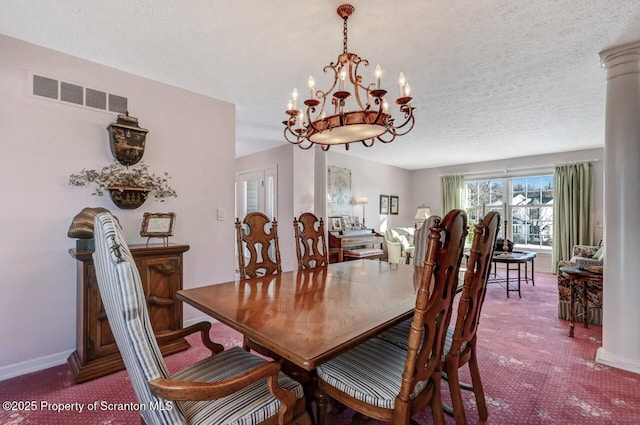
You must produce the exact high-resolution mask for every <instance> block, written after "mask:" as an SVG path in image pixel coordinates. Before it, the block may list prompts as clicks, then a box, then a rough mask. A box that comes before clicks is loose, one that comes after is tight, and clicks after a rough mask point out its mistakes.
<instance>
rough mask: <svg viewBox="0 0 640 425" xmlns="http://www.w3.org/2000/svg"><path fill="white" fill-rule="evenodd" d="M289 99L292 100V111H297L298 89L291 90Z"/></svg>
mask: <svg viewBox="0 0 640 425" xmlns="http://www.w3.org/2000/svg"><path fill="white" fill-rule="evenodd" d="M291 99H293V109H297V107H298V89H293V92H292V93H291Z"/></svg>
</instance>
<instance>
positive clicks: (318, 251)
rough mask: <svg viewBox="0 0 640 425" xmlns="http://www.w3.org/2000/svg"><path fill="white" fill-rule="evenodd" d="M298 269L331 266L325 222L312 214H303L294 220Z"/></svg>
mask: <svg viewBox="0 0 640 425" xmlns="http://www.w3.org/2000/svg"><path fill="white" fill-rule="evenodd" d="M293 229H294V232H295V241H296V255H297V256H298V269H309V268H314V267H324V266H326V265H328V264H329V257H328V256H327V242H326V239H325V234H324V221H323V220H322V218H320V219H318V217H316V216H315V215H314V214H312V213H308V212H307V213H302V214H300V218H295V217H294V218H293Z"/></svg>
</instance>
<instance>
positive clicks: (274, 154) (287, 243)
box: [234, 145, 299, 271]
mask: <svg viewBox="0 0 640 425" xmlns="http://www.w3.org/2000/svg"><path fill="white" fill-rule="evenodd" d="M294 148H295V149H299V148H297V147H295V146H293V145H284V146H282V147H279V148H275V149H270V150H267V151H263V152H260V153H256V154H253V155H247V156H243V157H240V158H237V159H236V161H235V164H236V171H237V172H246V171H251V170H256V169H260V168H265V167H270V166H273V165H276V164H277V166H278V189H277V190H278V208H277V210H276V217H275V218H276V219H277V220H278V241H279V245H280V259H281V261H282V270H283V271H288V270H295V269H297V268H298V261H297V259H296V251H295V245H294V244H293V216H294V214H295V212H294V207H293V205H294V200H293V191H294V174H293V168H294V162H293V158H294V153H293V150H294ZM240 219H242V217H240ZM234 220H235V218H234ZM234 263H235V264H236V267H237V264H238V263H237V260H236V259H235V257H234Z"/></svg>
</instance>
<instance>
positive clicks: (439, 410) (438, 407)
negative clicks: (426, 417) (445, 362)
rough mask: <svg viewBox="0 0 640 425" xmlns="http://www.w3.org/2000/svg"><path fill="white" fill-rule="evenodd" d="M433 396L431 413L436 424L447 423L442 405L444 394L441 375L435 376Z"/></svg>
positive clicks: (442, 424)
mask: <svg viewBox="0 0 640 425" xmlns="http://www.w3.org/2000/svg"><path fill="white" fill-rule="evenodd" d="M434 381H435V382H434V386H435V388H434V389H433V396H432V398H431V403H430V404H431V414H432V415H433V423H434V424H435V425H445V422H444V410H443V406H442V394H441V393H440V376H435V377H434Z"/></svg>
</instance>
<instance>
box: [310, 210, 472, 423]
mask: <svg viewBox="0 0 640 425" xmlns="http://www.w3.org/2000/svg"><path fill="white" fill-rule="evenodd" d="M466 235H467V215H466V213H465V212H464V211H462V210H452V211H450V212H449V213H448V214H447V215H446V216H445V217H444V218H443V219H442V221H440V220H436V222H435V224H434V226H432V228H431V230H430V233H429V242H428V245H427V252H426V260H425V263H424V266H423V270H422V275H421V280H420V286H419V288H418V291H417V296H416V304H415V310H414V315H413V320H412V324H411V331H410V333H409V339H408V342H409V349H408V350H403V349H401V348H400V347H396V346H395V345H393V344H389V343H387V342H385V341H383V340H380V339H377V338H371V339H369V340H367V341H366V342H364V343H362V344H360V345H358V346H356V347H355V348H353V349H351V350H349V351H347V352H345V353H343V354H341V355H339V356H338V357H336V358H334V359H332V360H330V361H328V362H326V363H323V364H322V365H320V366H318V368H317V374H318V383H317V385H318V387H317V391H316V397H317V420H318V424H319V425H323V424H324V422H325V419H326V418H325V417H326V405H327V399H328V398H330V399H332V400H335V401H337V402H338V403H340V404H342V405H345V406H347V407H350V408H351V409H353V410H355V411H356V412H359V413H360V414H362V415H365V416H367V417H370V418H373V419H377V420H382V421H388V422H393V423H394V424H409V423H410V422H411V417H412V416H414V415H415V414H417V413H419V412H421V411H422V410H424V409H425V408H426V407H427V406H429V407H430V408H431V412H432V415H433V419H434V422H435V424H438V425H442V424H444V413H443V407H442V398H441V394H440V385H441V367H442V361H441V357H442V349H443V345H444V340H445V331H446V329H447V326H448V324H449V321H450V320H451V307H452V303H453V297H454V295H455V289H456V284H457V280H458V279H457V274H458V269H459V267H460V262H461V259H462V253H463V250H464V242H465V238H466ZM423 334H424V340H422V335H423Z"/></svg>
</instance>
